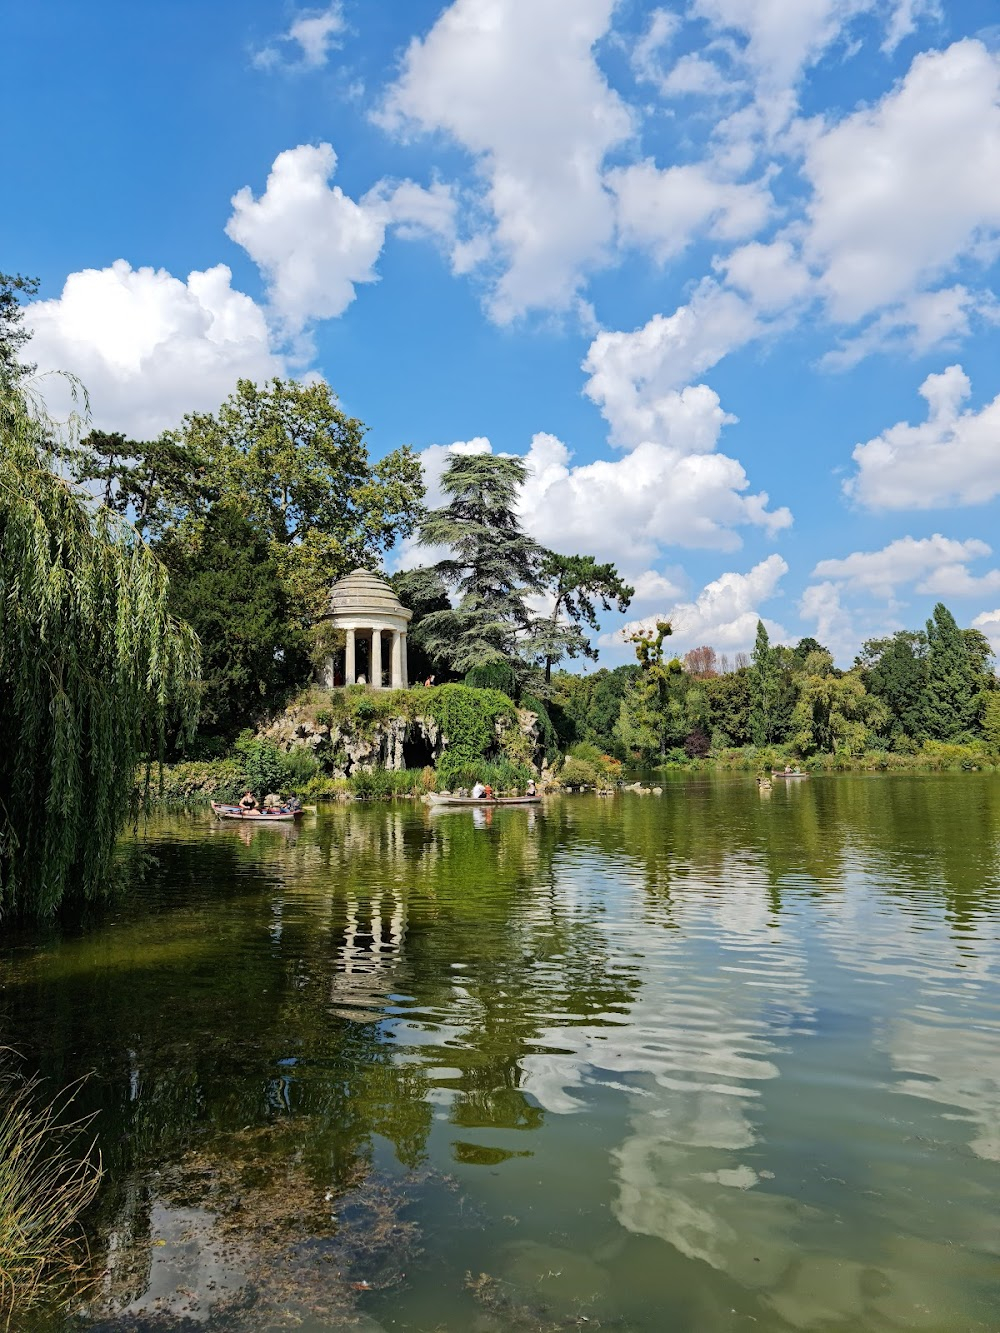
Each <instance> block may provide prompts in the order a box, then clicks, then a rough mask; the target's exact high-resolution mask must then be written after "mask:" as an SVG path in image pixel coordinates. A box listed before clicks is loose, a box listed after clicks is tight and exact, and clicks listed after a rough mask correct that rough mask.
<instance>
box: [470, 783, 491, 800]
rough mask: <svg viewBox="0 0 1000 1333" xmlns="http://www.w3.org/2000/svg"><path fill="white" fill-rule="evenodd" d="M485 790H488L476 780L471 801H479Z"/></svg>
mask: <svg viewBox="0 0 1000 1333" xmlns="http://www.w3.org/2000/svg"><path fill="white" fill-rule="evenodd" d="M487 790H488V789H487V788H486V787H484V786H483V784H482V783H481V782H480V781H479V779H478V778H477V779H476V783H475V786H474V787H473V788H472V799H473V800H474V801H481V800H482V799H483V797H484V796H485V795H486V792H487Z"/></svg>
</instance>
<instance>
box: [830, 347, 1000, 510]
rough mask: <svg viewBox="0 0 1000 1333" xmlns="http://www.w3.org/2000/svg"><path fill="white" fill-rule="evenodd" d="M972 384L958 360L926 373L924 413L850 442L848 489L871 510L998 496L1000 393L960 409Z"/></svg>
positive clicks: (963, 502)
mask: <svg viewBox="0 0 1000 1333" xmlns="http://www.w3.org/2000/svg"><path fill="white" fill-rule="evenodd" d="M971 388H972V386H971V384H970V382H969V378H968V376H967V375H966V374H965V372H964V371H963V370H962V367H961V366H958V365H955V366H949V367H948V368H947V369H946V370H944V371H943V372H942V373H941V374H939V375H928V376H927V378H926V379H925V380H924V382H923V384H922V385H921V386H920V393H921V395H922V396H923V397H924V398H925V399H926V401H927V405H928V413H927V420H926V421H925V422H922V423H921V424H920V425H917V426H911V425H910V424H909V423H907V422H898V423H897V424H896V425H895V426H891V427H890V428H889V429H888V430H886V431H883V432H882V434H881V435H878V436H876V437H875V438H874V439H872V440H869V441H867V443H865V444H859V445H857V446H856V447H855V449H854V452H853V458H854V461H855V463H856V464H857V469H858V470H857V472H856V474H855V475H854V476H853V477H851V478H849V479H848V480H847V481H846V482H845V483H844V490H845V492H846V494H848V495H849V496H851V497H852V498H853V499H855V500H857V501H858V502H859V503H860V504H863V505H866V506H868V507H870V508H873V509H932V508H938V507H941V506H944V505H967V504H985V503H986V502H987V501H988V500H992V499H993V498H994V497H995V496H996V495H1000V449H998V448H997V440H998V439H1000V395H998V396H997V397H996V398H994V399H993V401H992V402H990V403H987V404H986V406H985V407H983V408H981V409H980V410H979V411H978V412H975V411H972V410H968V409H967V410H965V411H962V403H963V402H965V400H966V399H967V398H968V397H969V394H970V393H971Z"/></svg>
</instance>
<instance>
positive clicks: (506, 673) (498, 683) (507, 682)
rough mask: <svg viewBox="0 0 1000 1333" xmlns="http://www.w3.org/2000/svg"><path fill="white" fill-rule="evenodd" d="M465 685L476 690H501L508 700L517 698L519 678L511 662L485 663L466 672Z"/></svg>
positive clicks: (526, 705) (527, 705)
mask: <svg viewBox="0 0 1000 1333" xmlns="http://www.w3.org/2000/svg"><path fill="white" fill-rule="evenodd" d="M465 683H466V685H470V686H471V687H472V688H473V689H474V690H499V691H500V693H501V694H506V696H507V698H508V699H516V698H517V676H516V675H515V674H514V668H513V667H512V666H511V665H510V663H509V662H483V663H482V664H481V665H479V666H474V667H473V668H472V669H471V670H470V671H468V672H466V676H465ZM525 707H526V708H527V707H530V705H529V704H525Z"/></svg>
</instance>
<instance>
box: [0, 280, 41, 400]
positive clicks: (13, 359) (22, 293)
mask: <svg viewBox="0 0 1000 1333" xmlns="http://www.w3.org/2000/svg"><path fill="white" fill-rule="evenodd" d="M37 291H38V279H37V278H26V277H24V275H23V274H21V273H0V385H3V384H6V385H7V386H8V387H13V385H14V384H15V383H16V381H18V380H20V379H22V378H23V377H24V376H25V375H28V374H30V373H31V372H32V371H33V370H34V366H30V365H26V364H24V363H23V362H22V361H21V351H22V349H23V347H24V345H25V343H27V342H28V340H29V338H30V337H31V334H30V333H29V332H28V330H27V329H26V328H25V327H24V308H23V306H22V304H21V302H22V301H23V300H24V298H25V297H30V296H34V295H35V293H36V292H37Z"/></svg>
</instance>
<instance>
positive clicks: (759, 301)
mask: <svg viewBox="0 0 1000 1333" xmlns="http://www.w3.org/2000/svg"><path fill="white" fill-rule="evenodd" d="M716 268H717V270H718V271H719V272H721V273H723V274H724V275H725V278H726V281H727V283H728V284H729V285H730V286H731V287H735V288H736V289H737V290H738V291H741V292H743V293H745V295H746V296H747V297H749V299H750V301H751V302H752V304H753V305H754V307H755V308H756V309H757V310H759V311H762V312H763V313H765V314H776V313H778V312H779V311H781V310H785V309H786V308H787V307H788V306H791V305H793V304H795V302H797V301H800V300H801V299H802V298H804V297H806V296H808V295H809V293H810V290H811V288H812V285H813V279H812V276H811V275H810V273H809V270H808V269H807V268H806V266H805V264H803V262H802V260H801V259H800V258H799V255H798V252H797V250H796V249H795V247H794V245H793V244H792V243H791V241H789V240H788V239H787V238H785V237H780V238H778V239H777V240H774V241H772V242H770V243H769V244H767V245H765V244H762V243H761V242H760V241H751V243H750V244H749V245H744V246H741V247H740V248H739V249H738V250H733V251H732V252H731V253H730V254H728V255H726V256H725V258H723V259H719V260H717V261H716Z"/></svg>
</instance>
